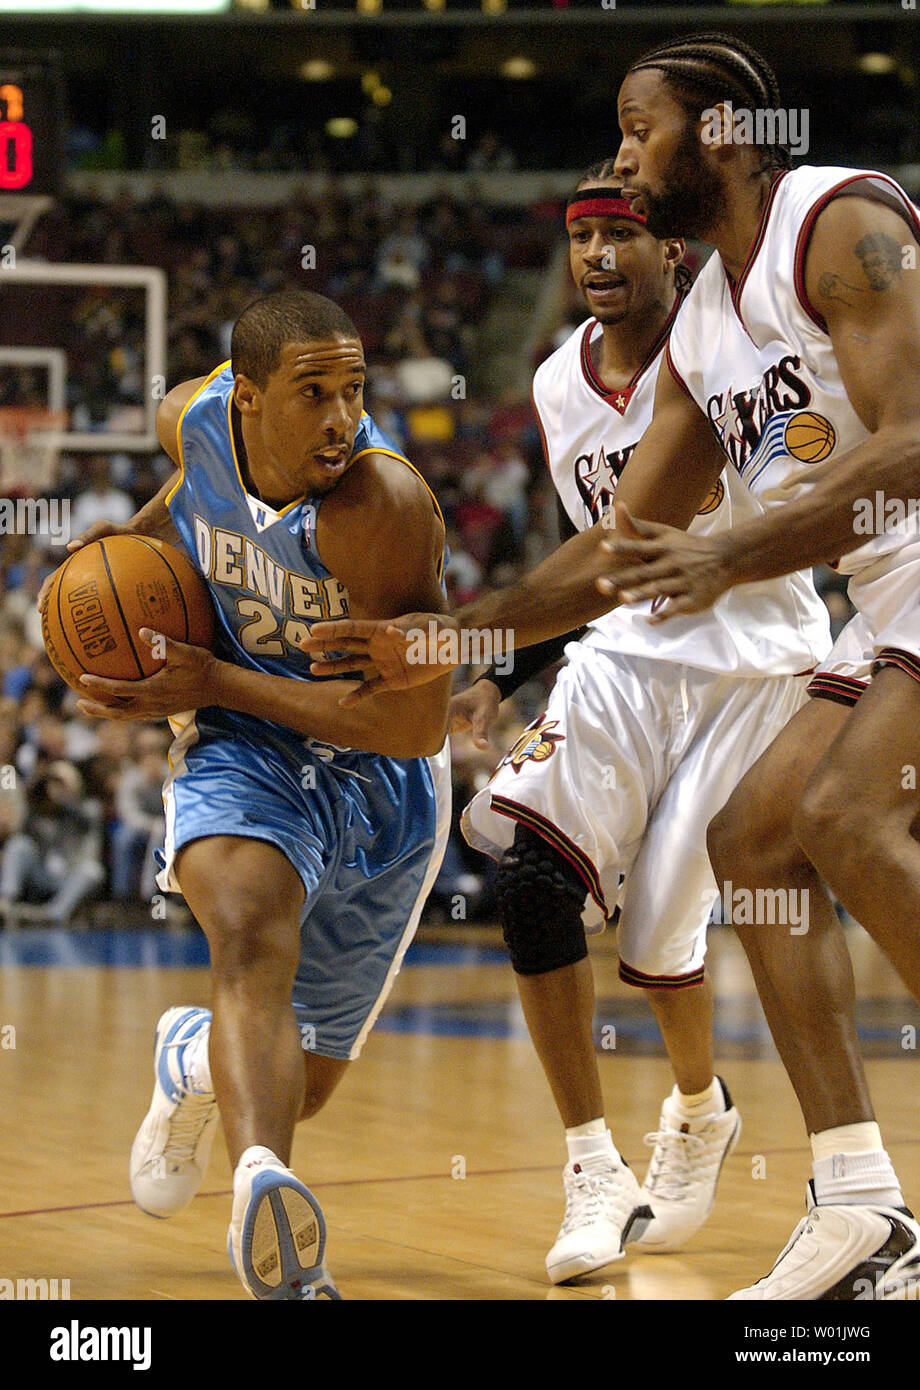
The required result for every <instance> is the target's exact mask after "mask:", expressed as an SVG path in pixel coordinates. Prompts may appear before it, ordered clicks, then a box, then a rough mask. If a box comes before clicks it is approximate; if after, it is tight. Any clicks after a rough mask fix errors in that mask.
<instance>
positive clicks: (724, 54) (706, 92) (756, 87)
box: [629, 34, 792, 169]
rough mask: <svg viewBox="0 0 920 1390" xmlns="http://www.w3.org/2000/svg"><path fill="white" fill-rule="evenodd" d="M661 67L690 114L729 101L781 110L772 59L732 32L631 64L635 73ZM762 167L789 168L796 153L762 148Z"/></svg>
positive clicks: (691, 38)
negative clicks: (767, 58)
mask: <svg viewBox="0 0 920 1390" xmlns="http://www.w3.org/2000/svg"><path fill="white" fill-rule="evenodd" d="M646 68H657V69H658V70H659V71H660V72H662V73H664V76H665V79H666V81H667V82H668V83H669V84H670V85H671V86H672V87H674V88H675V90H676V91H677V92H678V93H679V94H680V96H681V97H682V98H683V102H682V104H683V105H684V106H685V107H686V109H687V111H688V113H689V114H691V115H694V116H696V117H697V118H698V117H699V115H700V113H701V111H703V110H704V109H705V108H706V107H709V106H715V105H717V104H718V103H719V102H721V101H730V102H731V103H732V105H733V106H734V107H743V108H744V109H746V110H749V111H757V110H761V111H767V110H769V111H776V110H777V109H778V107H779V105H780V94H779V84H778V83H777V80H776V74H775V73H774V71H773V69H772V68H771V67H770V64H769V63H768V62H767V60H766V59H765V58H764V57H763V56H762V55H761V54H760V53H758V52H757V50H756V49H755V48H751V47H750V45H749V44H746V43H742V42H741V40H740V39H736V38H733V37H732V36H731V35H729V34H690V35H688V36H686V37H685V38H682V39H675V40H674V41H673V42H672V43H667V44H663V45H662V47H661V48H655V49H652V51H651V52H650V53H646V54H644V56H643V57H641V58H639V59H638V60H637V61H636V62H635V63H633V64H632V66H631V67H630V69H629V71H630V72H641V71H642V70H643V69H646ZM759 148H760V150H761V153H762V154H763V156H764V162H763V165H762V168H764V169H788V168H789V167H790V166H791V164H792V155H791V153H790V151H789V149H788V147H787V146H785V145H779V144H772V143H771V144H769V145H763V146H760V147H759Z"/></svg>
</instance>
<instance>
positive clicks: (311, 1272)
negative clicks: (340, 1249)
mask: <svg viewBox="0 0 920 1390" xmlns="http://www.w3.org/2000/svg"><path fill="white" fill-rule="evenodd" d="M325 1249H326V1222H325V1220H324V1219H323V1213H322V1209H321V1208H320V1205H319V1202H318V1201H317V1200H316V1198H315V1197H314V1195H313V1193H312V1192H311V1191H310V1189H309V1188H308V1187H306V1186H305V1185H304V1184H303V1183H302V1182H301V1181H300V1179H299V1178H297V1177H295V1175H294V1174H293V1173H292V1172H291V1170H290V1168H286V1167H285V1165H284V1164H283V1163H282V1162H281V1160H280V1159H279V1158H278V1156H277V1154H274V1153H272V1151H271V1149H267V1148H264V1147H262V1146H254V1147H252V1148H249V1149H247V1150H246V1152H245V1153H244V1154H242V1156H241V1157H240V1161H239V1163H238V1164H237V1167H236V1172H235V1173H234V1175H233V1214H232V1216H231V1220H230V1230H229V1232H228V1234H227V1253H228V1254H229V1256H230V1263H231V1264H232V1265H233V1268H234V1270H235V1271H236V1273H237V1274H238V1276H239V1278H240V1280H241V1282H242V1284H243V1287H244V1288H245V1289H247V1290H248V1291H249V1293H251V1294H252V1296H253V1298H258V1299H278V1300H280V1299H297V1300H306V1299H316V1298H329V1299H340V1298H341V1295H340V1294H339V1291H338V1289H337V1288H336V1287H335V1284H334V1283H333V1282H332V1278H331V1276H330V1274H329V1271H328V1269H327V1268H326V1265H325V1262H324V1258H323V1257H324V1254H325Z"/></svg>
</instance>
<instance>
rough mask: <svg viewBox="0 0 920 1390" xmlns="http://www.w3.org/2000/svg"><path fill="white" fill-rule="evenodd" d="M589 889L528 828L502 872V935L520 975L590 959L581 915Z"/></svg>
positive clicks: (519, 831) (520, 831) (517, 836)
mask: <svg viewBox="0 0 920 1390" xmlns="http://www.w3.org/2000/svg"><path fill="white" fill-rule="evenodd" d="M587 891H588V890H587V888H586V887H585V883H584V880H583V879H582V878H581V877H580V876H579V874H578V873H577V872H576V871H575V869H573V868H572V865H571V864H570V863H569V862H568V860H567V859H564V858H563V856H562V855H561V854H560V853H559V852H558V850H555V849H553V847H552V846H551V845H550V844H549V843H548V842H547V841H546V840H544V839H543V838H542V836H540V835H537V834H536V833H535V832H534V831H533V830H529V829H528V828H527V827H526V826H523V825H518V826H517V828H516V830H515V833H514V844H513V845H512V846H511V848H510V849H509V850H506V851H505V854H504V856H503V857H502V860H501V863H500V864H499V867H498V877H497V881H496V885H495V896H496V901H497V904H498V912H499V919H500V921H501V924H502V934H503V936H504V938H505V945H506V946H507V947H508V954H509V956H510V957H511V964H512V966H513V968H514V970H515V971H516V972H517V974H518V975H542V974H544V973H545V972H546V971H547V970H560V969H561V968H562V967H563V966H564V965H574V964H575V963H576V962H577V961H580V960H583V959H584V958H585V956H586V955H587V954H588V943H587V942H586V940H585V929H584V926H583V925H582V920H581V911H582V908H583V907H584V905H585V897H586V896H587Z"/></svg>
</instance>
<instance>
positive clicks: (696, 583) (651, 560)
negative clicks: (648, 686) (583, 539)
mask: <svg viewBox="0 0 920 1390" xmlns="http://www.w3.org/2000/svg"><path fill="white" fill-rule="evenodd" d="M614 509H615V513H616V523H617V524H616V530H615V531H614V532H613V533H612V535H611V536H610V537H608V539H606V540H604V541H602V542H601V547H600V548H601V550H602V551H603V552H604V553H606V554H607V555H611V556H614V557H615V559H616V561H617V563H616V564H615V565H614V566H612V567H611V571H610V573H609V574H607V575H602V576H601V578H599V579H598V580H597V587H598V589H599V590H600V591H601V593H602V594H610V595H612V596H613V597H614V598H616V599H617V600H618V601H619V602H620V603H641V602H643V600H645V599H653V600H655V602H656V605H658V604H663V605H664V606H663V607H656V609H655V610H654V611H653V614H652V617H651V618H650V619H649V621H650V622H653V623H661V622H665V621H666V620H667V619H668V618H673V617H675V616H676V615H677V614H678V613H701V612H703V610H704V609H706V608H709V607H711V605H712V604H713V603H715V601H716V599H717V598H718V597H719V596H720V594H723V593H724V592H725V591H726V589H729V588H731V585H732V582H733V581H732V579H731V577H730V574H729V571H728V566H727V564H726V557H725V554H724V551H723V549H722V548H721V547H720V545H719V542H718V540H717V539H716V538H715V537H709V536H693V535H690V534H689V532H687V531H680V530H678V529H677V528H676V527H674V526H662V525H659V524H658V523H657V522H653V521H640V520H639V519H638V518H637V517H633V516H630V514H629V511H628V510H627V508H626V507H625V506H624V504H623V503H622V502H616V503H614ZM665 600H667V602H665Z"/></svg>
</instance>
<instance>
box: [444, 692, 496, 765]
mask: <svg viewBox="0 0 920 1390" xmlns="http://www.w3.org/2000/svg"><path fill="white" fill-rule="evenodd" d="M501 702H502V696H501V691H500V690H499V688H498V686H497V685H496V684H495V682H494V681H490V680H488V679H487V678H485V677H484V678H483V679H482V680H478V681H476V683H475V685H471V686H470V687H469V689H468V690H461V691H460V693H459V694H458V695H455V696H454V697H453V699H452V700H451V702H450V706H449V708H448V719H449V724H448V731H449V732H450V733H452V734H469V735H470V736H471V737H472V740H473V742H474V744H475V745H476V747H477V748H481V749H482V750H483V751H484V752H488V751H489V750H490V748H491V744H490V743H489V734H490V733H491V732H492V728H493V726H494V724H495V721H496V719H497V718H498V707H499V705H500V704H501Z"/></svg>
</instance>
